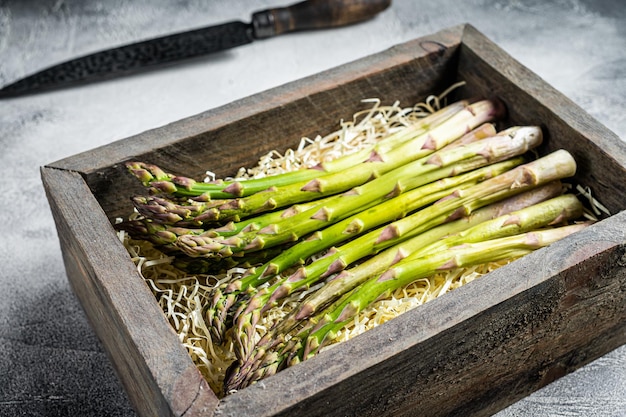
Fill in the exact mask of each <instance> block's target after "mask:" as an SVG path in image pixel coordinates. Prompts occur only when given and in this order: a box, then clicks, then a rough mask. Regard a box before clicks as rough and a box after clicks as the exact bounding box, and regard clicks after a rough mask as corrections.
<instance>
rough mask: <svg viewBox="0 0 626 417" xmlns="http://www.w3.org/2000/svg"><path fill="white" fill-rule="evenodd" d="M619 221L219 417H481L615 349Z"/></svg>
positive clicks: (281, 377) (495, 276)
mask: <svg viewBox="0 0 626 417" xmlns="http://www.w3.org/2000/svg"><path fill="white" fill-rule="evenodd" d="M625 220H626V213H620V214H619V215H617V216H614V217H612V218H610V219H608V220H607V221H606V222H605V223H604V224H597V225H595V226H592V227H591V228H589V229H587V230H585V231H583V232H581V233H580V234H579V236H578V237H577V238H576V239H573V237H574V236H572V237H571V238H567V239H565V240H562V241H560V242H557V243H556V244H554V245H553V246H551V247H550V248H549V250H540V251H537V252H535V253H533V254H530V255H528V256H527V257H525V258H524V259H521V260H519V261H517V262H515V263H512V264H510V265H508V266H506V267H503V268H501V269H499V270H497V271H495V272H493V273H492V274H490V275H489V276H486V277H484V278H481V279H480V280H478V281H474V282H472V283H471V284H468V285H466V286H464V287H462V288H460V289H457V290H455V291H454V292H452V293H451V294H447V295H445V296H443V297H440V298H439V299H437V300H434V301H431V302H429V303H427V304H425V305H423V306H422V307H420V308H417V309H415V310H412V311H409V312H407V313H405V314H403V315H401V316H400V317H398V318H396V319H394V320H392V321H390V322H388V323H385V324H384V325H382V326H379V327H378V328H376V329H373V330H370V331H369V332H367V333H365V334H363V335H361V336H359V337H357V338H355V339H353V340H351V341H348V342H344V343H343V345H342V346H341V347H338V348H334V349H330V350H328V351H325V352H322V353H320V354H319V355H317V356H316V357H315V358H313V359H310V360H308V361H305V362H303V363H301V364H298V365H296V366H294V367H292V368H288V369H286V370H284V371H282V372H281V373H279V374H277V375H275V376H272V377H270V378H267V379H266V380H264V381H262V382H261V383H259V384H256V385H253V386H251V387H248V388H246V389H245V390H242V391H240V392H238V393H236V394H233V395H231V396H230V397H227V398H226V399H224V400H222V402H221V403H220V406H219V407H218V409H219V413H220V415H221V416H224V417H227V416H228V417H234V416H273V417H276V416H285V417H286V416H291V415H298V416H303V417H312V416H325V415H338V416H339V415H358V416H364V417H367V416H372V417H374V416H376V417H378V416H414V415H429V416H454V415H477V416H482V415H485V416H486V415H491V414H492V413H494V412H496V411H498V410H500V409H502V408H504V407H506V406H508V405H510V404H511V403H513V402H514V401H516V400H519V399H520V398H522V397H524V396H526V395H528V394H529V393H531V392H532V391H534V390H536V389H538V388H539V387H541V386H544V385H546V384H547V383H549V382H552V381H553V380H554V379H556V378H558V377H561V376H563V375H564V374H566V373H568V372H571V371H573V370H574V369H576V368H578V367H580V366H582V365H583V364H585V363H587V362H589V361H591V360H593V359H595V358H597V357H598V356H600V355H602V354H605V353H607V352H608V351H610V350H612V349H614V348H616V347H617V346H620V345H622V344H624V343H626V332H625V330H626V303H625V300H626V244H625V242H626V231H625V230H624V228H623V227H622V226H621V225H622V224H623V222H624V221H625ZM574 244H575V246H576V248H577V250H576V251H572V245H574ZM538 265H541V267H539V268H538V267H537V266H538Z"/></svg>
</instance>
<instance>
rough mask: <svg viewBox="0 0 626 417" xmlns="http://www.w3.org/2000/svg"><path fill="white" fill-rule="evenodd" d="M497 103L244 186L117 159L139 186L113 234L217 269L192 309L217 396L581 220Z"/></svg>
mask: <svg viewBox="0 0 626 417" xmlns="http://www.w3.org/2000/svg"><path fill="white" fill-rule="evenodd" d="M502 111H503V106H502V105H501V104H499V103H498V102H496V101H492V100H481V101H476V102H473V103H470V102H467V101H459V102H456V103H453V104H451V105H448V106H445V107H443V108H441V109H439V110H437V111H433V112H432V113H431V114H429V115H427V116H425V117H421V118H419V119H417V120H413V121H411V123H406V124H404V125H402V126H400V127H397V126H396V128H394V129H393V130H391V131H388V132H386V134H385V135H382V136H381V137H378V138H377V139H376V140H375V141H374V142H373V143H368V144H365V145H363V146H361V147H358V148H356V149H354V150H353V151H352V152H345V153H344V154H343V155H341V156H338V157H332V158H330V159H327V160H317V161H315V162H314V163H311V164H309V165H308V166H304V167H300V168H299V169H296V170H287V171H286V172H284V173H278V174H276V173H272V174H270V175H265V176H260V177H258V178H253V179H245V180H244V179H218V180H212V181H209V182H200V181H195V180H193V179H191V178H188V177H183V176H178V175H173V174H170V173H167V172H165V171H164V170H162V169H161V168H159V167H157V166H155V165H151V164H146V163H142V162H129V163H128V164H127V166H128V169H129V171H130V172H131V173H132V174H133V175H135V176H136V177H137V178H138V179H139V180H141V181H142V182H143V184H144V185H145V186H146V188H147V190H148V191H149V193H148V195H145V196H134V197H133V198H132V200H133V203H134V205H135V208H136V212H137V213H136V215H135V216H133V218H132V219H129V220H125V221H123V222H121V223H119V224H117V225H116V227H117V228H118V229H119V230H121V231H124V232H125V233H127V234H128V235H130V237H131V238H132V239H134V240H140V241H147V242H150V244H151V245H153V246H154V247H155V248H157V249H158V250H159V251H161V252H163V253H164V254H166V255H167V258H166V259H167V262H168V263H170V264H171V265H173V266H175V267H176V268H177V269H178V270H182V271H185V272H186V273H187V274H199V275H202V274H203V275H206V276H211V277H219V278H220V279H219V280H217V281H215V282H213V283H212V284H211V285H205V293H204V295H203V296H202V299H200V298H198V294H197V293H196V294H195V296H196V298H195V299H194V300H195V301H194V309H195V314H196V315H197V314H198V312H199V313H201V318H200V319H199V320H200V322H199V323H200V324H197V323H196V325H195V327H199V328H202V332H203V333H204V336H203V337H205V338H207V339H208V340H209V344H210V346H209V348H208V349H211V350H215V349H218V346H221V347H222V348H223V350H225V351H229V352H231V353H232V355H233V357H232V358H231V359H230V360H225V361H223V363H221V364H220V365H219V366H213V368H219V369H220V370H221V371H222V376H220V377H219V382H220V385H221V390H223V392H224V393H225V394H226V393H228V392H231V391H233V390H238V389H241V388H243V387H245V386H247V385H249V384H251V383H254V382H256V381H258V380H260V379H261V378H264V377H266V376H269V375H272V374H273V373H275V372H277V371H278V370H280V369H282V368H284V367H286V366H290V365H292V364H295V363H298V362H299V361H302V360H306V359H308V358H310V357H311V356H313V355H315V354H317V353H318V352H319V351H320V350H321V349H323V348H324V347H325V346H328V345H329V344H332V343H335V342H336V341H337V339H338V337H339V335H341V334H342V333H346V331H347V330H346V329H348V328H349V327H350V326H351V325H352V323H354V321H355V320H359V319H358V318H359V317H362V316H363V314H369V313H368V312H367V311H368V309H370V310H371V309H375V308H376V307H375V306H376V303H377V302H378V301H379V300H381V299H386V298H389V297H391V296H392V294H393V293H394V291H397V290H403V291H407V290H406V288H408V287H409V286H411V285H415V283H419V282H429V283H430V280H432V279H436V278H433V277H436V276H438V274H444V275H445V274H447V276H448V277H449V276H455V277H456V278H455V279H456V280H458V278H459V277H460V276H462V275H463V273H460V272H459V271H468V270H469V269H468V268H470V267H477V266H484V265H489V268H493V267H499V266H500V265H503V264H505V263H507V262H510V261H512V260H514V259H516V258H518V257H520V256H523V255H525V254H527V253H529V252H531V251H533V250H535V249H538V248H541V247H544V246H547V245H549V244H551V243H552V242H554V241H556V240H558V239H561V238H563V237H565V236H567V235H569V234H571V233H573V232H575V231H577V230H579V229H580V228H582V227H585V226H586V225H587V224H588V223H587V222H577V223H576V224H573V222H574V221H576V220H578V219H580V218H581V216H582V211H583V209H582V204H581V203H580V201H579V200H578V199H577V198H576V197H575V196H574V195H572V194H564V190H565V187H564V186H563V184H562V183H561V180H562V179H564V178H568V177H571V176H572V175H573V174H574V173H575V170H576V164H575V161H574V160H573V158H572V156H571V155H570V154H569V153H567V152H566V151H564V150H560V151H556V152H554V153H552V154H549V155H546V156H544V157H541V158H538V159H534V158H532V157H529V151H530V150H532V149H535V148H536V147H537V146H538V145H539V144H541V142H542V138H543V136H542V131H541V129H540V128H539V127H536V126H514V127H509V128H507V129H504V130H501V131H496V128H495V125H494V122H496V121H497V120H498V118H500V117H501V116H503V114H502ZM185 279H187V278H185ZM185 279H181V280H180V281H185ZM446 280H448V278H446ZM452 281H453V280H452V279H449V282H448V281H446V282H447V284H445V285H444V287H445V289H449V288H450V287H452V286H453V284H452ZM151 285H153V286H154V287H155V288H157V287H158V286H157V285H156V284H154V282H152V281H151ZM429 285H430V284H429ZM445 289H443V288H442V289H441V291H440V292H441V293H443V292H445ZM158 291H162V292H167V291H165V290H158ZM179 298H180V297H179ZM178 301H180V300H178ZM178 301H177V302H178ZM167 303H168V305H169V304H171V303H172V300H171V299H169V301H168V302H167ZM173 320H177V319H176V318H173ZM187 327H189V326H187ZM196 331H197V330H196ZM213 355H214V353H213ZM227 356H228V355H227ZM226 367H227V368H228V369H225V368H226ZM209 368H211V366H209ZM213 382H215V381H213ZM216 385H217V384H216V383H213V384H212V386H214V387H215V386H216Z"/></svg>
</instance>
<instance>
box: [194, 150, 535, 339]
mask: <svg viewBox="0 0 626 417" xmlns="http://www.w3.org/2000/svg"><path fill="white" fill-rule="evenodd" d="M522 162H523V160H522V159H521V158H515V159H511V160H508V161H505V162H502V163H498V164H492V165H489V166H487V167H483V168H480V169H476V170H474V171H470V172H468V173H465V174H461V175H458V176H455V177H450V178H444V179H441V180H438V181H435V182H431V183H429V184H426V185H424V186H421V187H419V188H416V189H414V190H411V191H408V192H406V193H403V194H400V195H399V196H397V197H394V198H392V199H390V200H388V201H386V202H383V203H381V204H378V205H375V206H373V207H371V208H369V209H367V210H364V211H362V212H359V213H357V214H355V215H353V216H350V217H348V218H346V219H344V220H342V221H340V222H338V223H335V224H333V225H332V226H329V227H327V228H325V229H322V230H319V231H316V232H315V233H314V234H313V235H311V236H309V237H308V238H307V239H303V240H301V241H299V242H298V243H297V244H296V245H294V246H292V247H291V248H289V249H287V250H285V251H284V252H282V253H281V254H280V255H278V256H277V257H276V258H274V259H272V260H270V261H269V262H267V263H265V264H264V265H263V266H261V267H259V268H253V269H250V270H249V272H248V273H247V274H246V275H244V277H242V278H241V279H238V280H236V281H234V282H230V283H226V284H224V285H222V286H221V287H218V288H216V289H215V290H214V297H213V298H212V302H211V305H210V307H208V308H207V310H206V316H207V319H208V322H209V323H211V324H212V327H211V330H212V335H213V340H216V341H221V340H222V337H223V334H224V332H225V331H226V327H227V324H228V323H229V322H230V320H229V317H228V315H229V312H230V311H231V307H232V305H233V303H234V301H235V299H236V298H237V297H238V294H239V293H240V292H246V290H248V289H249V288H258V287H259V286H261V285H262V284H264V283H266V282H267V281H269V280H270V279H272V278H273V277H275V276H277V275H279V274H281V273H283V272H284V271H285V270H286V269H287V268H289V267H292V266H293V265H297V264H301V263H303V262H304V261H305V260H306V259H307V258H309V257H310V256H312V255H314V254H316V253H319V252H321V251H323V250H324V249H327V248H328V247H330V246H332V245H335V244H337V243H339V242H342V241H346V240H348V239H351V238H353V237H354V236H356V235H358V234H360V233H362V232H364V231H366V230H368V229H371V228H373V227H376V226H378V225H380V224H383V223H387V222H389V221H392V220H394V219H397V218H401V217H403V216H404V215H406V213H409V212H411V211H413V210H416V209H418V208H419V207H422V206H424V205H427V204H430V203H432V202H433V201H436V200H437V199H439V198H441V197H443V196H445V195H448V194H449V193H450V191H451V189H453V188H456V187H460V186H468V185H470V184H475V183H476V182H479V181H483V180H485V179H487V178H491V177H493V176H496V175H499V174H500V173H502V172H504V171H506V170H509V169H512V168H513V167H515V166H517V165H519V164H520V163H522ZM271 288H274V287H271ZM267 291H268V290H267V289H264V290H263V291H262V293H261V294H259V295H258V296H257V297H255V300H257V301H256V302H258V303H261V304H260V305H262V304H263V303H264V302H265V301H263V300H260V297H262V295H263V294H267ZM232 293H235V294H232ZM231 294H232V295H231ZM253 305H256V303H253ZM253 325H254V324H253Z"/></svg>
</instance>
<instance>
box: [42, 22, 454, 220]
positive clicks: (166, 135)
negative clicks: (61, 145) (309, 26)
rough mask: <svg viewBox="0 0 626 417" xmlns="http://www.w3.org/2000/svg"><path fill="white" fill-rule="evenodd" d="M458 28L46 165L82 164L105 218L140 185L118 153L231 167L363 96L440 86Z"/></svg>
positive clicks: (326, 129)
mask: <svg viewBox="0 0 626 417" xmlns="http://www.w3.org/2000/svg"><path fill="white" fill-rule="evenodd" d="M461 33H462V28H461V27H458V28H453V29H449V30H445V31H442V32H440V33H437V34H434V35H431V36H428V37H424V38H420V39H417V40H415V41H411V42H408V43H406V44H402V45H398V46H396V47H393V48H391V49H389V50H387V51H383V52H381V53H379V54H375V55H373V56H370V57H366V58H363V59H360V60H357V61H354V62H351V63H348V64H345V65H342V66H340V67H337V68H334V69H331V70H328V71H325V72H322V73H320V74H317V75H314V76H311V77H308V78H305V79H302V80H299V81H295V82H292V83H289V84H286V85H284V86H281V87H278V88H275V89H272V90H269V91H266V92H263V93H259V94H256V95H254V96H251V97H248V98H245V99H242V100H239V101H237V102H234V103H231V104H229V105H226V106H223V107H220V108H217V109H214V110H211V111H208V112H206V113H203V114H201V115H198V116H195V117H192V118H189V119H184V120H182V121H180V122H176V123H173V124H171V125H168V126H165V127H163V128H159V129H156V130H153V131H148V132H145V133H143V134H140V135H138V136H136V137H133V138H129V139H126V140H124V141H121V142H118V143H114V144H111V145H108V146H105V147H102V148H99V149H95V150H93V151H90V152H87V153H84V154H80V155H77V156H74V157H71V158H69V159H67V160H62V161H58V162H55V163H53V164H50V166H52V167H57V168H62V169H68V170H73V171H78V172H82V173H83V174H84V175H85V178H86V181H87V183H88V184H89V186H90V188H91V190H92V192H93V193H94V195H95V196H96V198H97V200H98V201H99V202H100V204H101V205H102V207H103V209H104V210H105V212H106V213H107V214H108V216H109V218H113V217H116V216H121V215H125V214H127V213H128V212H129V211H130V209H131V205H130V202H129V199H128V197H129V196H130V195H132V194H137V193H141V192H145V191H144V190H143V189H142V188H141V187H140V185H139V184H138V181H137V180H136V179H134V178H131V176H130V175H129V174H128V172H126V169H125V167H124V165H123V162H124V161H128V160H132V159H137V160H141V161H145V162H150V163H155V164H158V165H159V166H161V167H163V168H164V169H166V170H168V171H170V172H173V173H177V174H181V175H186V176H191V177H195V178H202V177H203V176H204V175H205V172H206V170H211V171H213V172H215V173H216V174H217V175H218V176H219V177H223V176H227V175H234V174H235V173H236V171H237V170H238V169H239V168H240V167H242V166H253V165H255V164H256V162H257V160H258V158H260V157H261V156H262V155H265V154H266V153H268V152H269V151H271V150H274V149H276V150H278V151H283V150H285V149H286V148H289V147H295V146H297V144H298V142H299V141H300V138H302V137H309V138H315V137H316V136H317V135H324V134H327V133H330V132H332V131H334V130H337V129H338V128H339V127H340V124H339V122H340V120H342V119H343V120H351V118H352V115H353V114H354V113H355V112H356V111H358V110H363V109H366V108H369V107H370V106H371V104H364V103H362V100H364V99H368V98H378V99H380V100H381V101H382V102H383V103H384V104H392V103H393V102H395V101H400V104H401V105H403V106H411V105H413V104H415V103H416V102H417V101H419V100H423V99H424V98H425V97H426V96H427V95H429V94H432V93H437V92H442V91H443V90H444V89H445V88H447V87H449V85H450V83H451V80H453V79H454V73H455V71H456V63H455V62H454V61H455V59H456V58H455V57H456V55H457V54H456V48H457V47H458V45H459V42H460V37H461Z"/></svg>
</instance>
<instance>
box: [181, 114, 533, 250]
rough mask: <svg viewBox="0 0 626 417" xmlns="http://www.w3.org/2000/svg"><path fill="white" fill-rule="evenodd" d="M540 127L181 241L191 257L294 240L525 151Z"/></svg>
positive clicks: (440, 154) (441, 154) (465, 147)
mask: <svg viewBox="0 0 626 417" xmlns="http://www.w3.org/2000/svg"><path fill="white" fill-rule="evenodd" d="M541 140H542V135H541V130H540V129H539V128H537V127H532V126H528V127H518V128H517V129H515V130H512V131H510V132H507V134H505V135H498V136H494V137H492V138H487V139H482V140H480V141H477V142H474V143H470V144H467V145H463V146H459V147H456V148H453V149H451V150H448V151H439V152H435V153H433V154H432V155H431V156H429V157H426V158H423V159H419V160H417V161H413V162H411V163H408V164H406V165H403V166H401V167H399V168H397V169H395V170H393V171H391V172H388V173H387V174H385V175H383V176H381V177H379V178H376V179H374V180H372V181H369V182H367V183H365V184H363V185H361V186H358V187H355V188H353V189H352V190H351V191H350V192H348V193H344V194H340V195H337V196H335V197H333V198H332V199H330V200H328V201H327V204H324V205H323V206H322V207H319V208H317V207H316V208H312V209H310V210H307V211H304V212H302V213H299V214H297V215H295V216H292V217H290V218H288V219H284V220H283V221H281V222H278V223H276V224H274V225H271V227H267V228H264V229H262V230H259V231H257V232H254V233H242V234H239V235H235V236H231V237H229V238H227V239H220V238H211V237H208V236H181V238H180V239H179V240H178V242H177V244H178V245H179V246H180V248H181V250H183V251H184V252H185V253H187V254H188V255H190V256H216V253H217V254H218V255H221V256H224V255H226V256H227V254H229V253H235V252H238V251H242V250H246V251H253V250H259V249H262V248H266V247H270V246H275V245H279V244H282V243H285V242H289V241H295V240H297V239H299V238H300V237H302V236H304V235H306V234H308V233H311V232H314V231H316V230H319V229H320V228H322V227H325V226H327V225H329V224H332V223H335V222H337V221H340V220H341V219H343V218H345V217H347V216H350V215H351V214H354V213H355V212H359V211H361V210H362V208H363V207H369V206H370V205H371V201H372V200H374V199H380V198H390V197H393V196H394V195H397V194H399V193H400V192H405V191H406V190H411V189H414V188H416V187H419V186H421V185H423V184H427V183H429V182H432V181H436V180H438V179H440V178H444V177H448V176H451V175H456V174H459V173H461V172H467V171H469V170H472V169H475V168H477V167H480V166H484V165H487V164H489V163H493V162H496V161H499V160H504V159H507V158H510V157H512V156H516V155H520V154H523V153H525V152H526V151H527V150H528V149H530V148H532V147H535V146H537V145H538V144H539V143H541Z"/></svg>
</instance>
